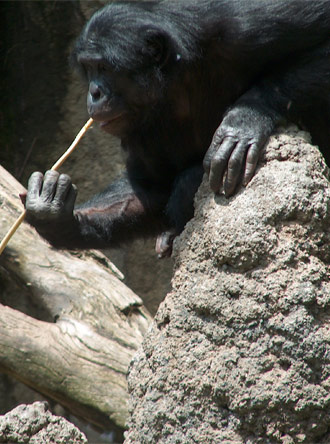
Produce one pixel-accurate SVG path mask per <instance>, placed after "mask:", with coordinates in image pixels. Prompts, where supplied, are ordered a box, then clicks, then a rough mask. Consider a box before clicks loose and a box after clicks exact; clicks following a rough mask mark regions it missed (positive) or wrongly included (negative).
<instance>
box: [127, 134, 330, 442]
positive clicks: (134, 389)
mask: <svg viewBox="0 0 330 444" xmlns="http://www.w3.org/2000/svg"><path fill="white" fill-rule="evenodd" d="M196 206H197V208H196V217H195V219H194V220H193V221H191V222H190V223H189V224H188V226H187V227H186V230H185V232H184V233H183V235H182V236H181V237H180V239H178V240H177V242H176V248H175V255H174V256H175V258H176V264H175V275H174V279H173V282H172V284H173V291H172V292H171V293H170V294H169V295H168V296H167V298H166V299H165V301H164V302H163V303H162V304H161V306H160V309H159V311H158V314H157V315H156V318H155V321H154V323H153V325H152V326H151V328H150V330H149V332H148V334H147V336H146V338H145V341H144V345H143V347H142V349H141V350H140V351H139V353H138V354H137V355H136V357H135V359H134V361H133V363H132V366H131V370H130V376H129V385H130V390H131V406H132V411H131V417H130V421H129V431H128V432H127V434H126V440H125V444H131V443H134V444H135V443H144V444H146V443H217V444H218V443H235V444H236V443H245V444H248V443H250V444H251V443H260V444H261V443H262V444H267V443H283V444H289V443H308V444H311V443H316V442H318V443H320V442H322V443H329V442H330V422H329V415H330V365H329V360H330V350H329V342H330V186H329V170H328V169H327V168H326V166H325V164H324V162H323V160H322V158H321V156H320V154H319V152H318V150H317V149H316V148H315V147H313V146H311V145H310V144H309V143H308V135H307V134H306V133H303V132H299V131H298V130H296V129H295V128H290V129H288V130H287V131H286V132H285V133H284V134H277V135H275V136H273V137H272V138H271V141H270V143H269V145H268V147H267V150H266V153H265V155H264V159H263V161H262V162H261V165H260V168H259V171H258V173H257V174H256V176H255V177H254V178H253V180H252V181H251V183H250V184H249V186H248V187H247V188H246V189H244V190H241V191H240V192H239V193H238V194H237V195H236V196H234V197H232V198H230V199H229V200H226V199H225V198H224V197H223V196H217V197H214V196H213V195H212V193H210V191H209V188H208V186H207V184H206V182H205V181H204V184H203V185H202V187H201V189H200V190H199V193H198V197H197V199H196Z"/></svg>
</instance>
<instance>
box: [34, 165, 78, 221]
mask: <svg viewBox="0 0 330 444" xmlns="http://www.w3.org/2000/svg"><path fill="white" fill-rule="evenodd" d="M76 196H77V190H76V187H75V185H73V184H72V182H71V179H70V177H69V176H68V175H67V174H59V173H58V172H57V171H52V170H50V171H47V172H46V173H45V176H43V174H41V173H39V172H35V173H33V174H32V175H31V177H30V179H29V183H28V190H27V195H26V198H25V208H26V210H27V213H26V219H27V221H28V222H30V223H31V224H32V225H35V226H38V225H42V224H44V223H45V222H46V223H47V222H48V223H49V222H50V223H59V222H66V221H69V220H72V219H73V207H74V203H75V200H76Z"/></svg>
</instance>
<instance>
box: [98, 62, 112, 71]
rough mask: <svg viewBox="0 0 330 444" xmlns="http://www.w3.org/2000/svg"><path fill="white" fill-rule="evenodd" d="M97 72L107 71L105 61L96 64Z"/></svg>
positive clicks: (107, 67)
mask: <svg viewBox="0 0 330 444" xmlns="http://www.w3.org/2000/svg"><path fill="white" fill-rule="evenodd" d="M97 69H98V72H100V73H105V72H107V71H109V69H110V68H109V66H108V65H107V64H105V63H99V64H98V66H97Z"/></svg>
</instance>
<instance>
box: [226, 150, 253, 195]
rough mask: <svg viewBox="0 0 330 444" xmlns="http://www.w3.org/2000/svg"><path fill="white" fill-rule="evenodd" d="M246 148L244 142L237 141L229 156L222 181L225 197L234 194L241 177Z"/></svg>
mask: <svg viewBox="0 0 330 444" xmlns="http://www.w3.org/2000/svg"><path fill="white" fill-rule="evenodd" d="M246 150H247V146H246V142H239V143H238V144H237V145H236V147H235V149H234V151H233V152H232V154H231V156H230V159H229V161H228V169H227V176H226V180H225V183H224V192H225V195H226V196H227V197H229V196H231V195H232V194H234V192H235V189H236V187H237V185H238V182H239V180H240V178H241V175H242V170H243V164H244V159H245V153H246Z"/></svg>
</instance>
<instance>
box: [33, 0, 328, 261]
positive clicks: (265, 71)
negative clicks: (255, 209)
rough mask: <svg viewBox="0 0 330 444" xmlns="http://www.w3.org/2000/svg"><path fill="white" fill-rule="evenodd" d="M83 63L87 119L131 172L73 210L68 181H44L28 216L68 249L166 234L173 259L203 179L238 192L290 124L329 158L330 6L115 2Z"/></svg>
mask: <svg viewBox="0 0 330 444" xmlns="http://www.w3.org/2000/svg"><path fill="white" fill-rule="evenodd" d="M72 60H73V62H74V65H75V66H76V67H77V69H78V70H79V71H80V72H81V74H82V75H83V77H84V79H85V80H86V81H87V84H88V92H87V108H88V113H89V115H90V116H91V117H92V118H93V119H94V120H95V121H96V122H99V125H100V128H101V129H103V130H104V131H106V132H108V133H110V134H113V135H115V136H118V137H119V138H120V139H121V144H122V147H123V149H124V150H125V151H126V153H127V162H126V171H125V173H124V174H123V176H122V177H121V178H119V179H118V180H117V181H115V182H113V183H112V184H110V185H109V186H108V187H107V188H106V189H105V191H104V192H102V193H101V194H98V195H96V196H94V197H92V198H91V200H90V201H88V202H86V203H85V204H83V205H80V206H77V207H75V206H74V203H75V198H76V190H75V187H74V185H72V183H71V180H70V178H69V176H67V175H63V174H61V175H59V174H58V173H56V172H53V171H50V172H47V173H46V174H45V176H43V175H42V174H41V173H33V174H32V176H31V178H30V180H29V186H28V194H27V198H26V209H27V220H28V221H29V222H30V223H31V224H32V225H34V226H35V227H36V229H37V230H38V231H39V232H40V233H41V234H42V235H43V236H44V237H45V238H46V239H48V240H49V241H50V242H51V243H52V244H53V245H54V246H56V247H59V248H61V247H67V248H105V247H108V246H117V245H118V244H121V243H123V242H124V241H127V240H129V239H132V238H136V237H139V236H145V235H158V240H157V243H156V251H157V252H158V254H159V255H166V254H169V253H170V251H171V243H172V240H173V238H174V237H175V236H176V235H177V234H178V233H180V232H181V231H182V230H183V227H184V225H185V223H186V222H187V221H188V220H189V219H190V218H191V217H192V216H193V198H194V195H195V193H196V190H197V188H198V186H199V184H200V183H201V179H202V175H203V171H204V170H205V172H206V173H207V175H208V178H209V183H210V188H211V189H212V190H213V192H215V193H219V192H224V193H225V195H226V196H230V195H232V194H233V193H234V192H235V190H236V189H237V187H238V186H239V185H240V184H243V185H246V184H247V183H248V182H249V181H250V179H251V177H252V176H253V174H254V171H255V169H256V165H257V162H258V158H259V156H260V152H261V150H262V148H263V146H264V145H265V142H266V141H267V139H268V137H269V135H270V134H271V133H272V132H273V130H274V128H275V127H276V126H277V125H279V124H280V123H282V122H284V121H286V120H290V121H292V122H296V123H297V124H299V125H301V126H302V127H303V128H306V129H307V130H309V131H310V132H311V134H312V137H313V141H314V143H316V144H318V145H319V146H320V148H321V149H322V150H323V153H324V155H325V156H326V157H327V159H328V161H329V158H330V149H329V146H330V145H329V144H330V94H329V92H330V0H289V1H288V0H274V1H269V0H181V1H180V0H179V1H173V0H172V1H171V0H163V1H147V2H131V3H130V2H114V3H111V4H109V5H108V6H105V7H104V8H103V9H101V10H100V11H98V12H96V13H95V15H94V16H93V17H92V18H91V19H90V21H89V22H88V23H87V24H86V26H85V28H84V30H83V31H82V33H81V35H80V37H79V38H78V40H77V42H76V45H75V48H74V50H73V54H72Z"/></svg>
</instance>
